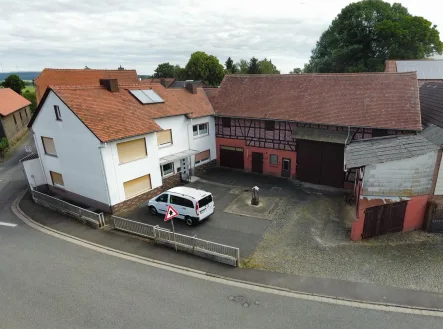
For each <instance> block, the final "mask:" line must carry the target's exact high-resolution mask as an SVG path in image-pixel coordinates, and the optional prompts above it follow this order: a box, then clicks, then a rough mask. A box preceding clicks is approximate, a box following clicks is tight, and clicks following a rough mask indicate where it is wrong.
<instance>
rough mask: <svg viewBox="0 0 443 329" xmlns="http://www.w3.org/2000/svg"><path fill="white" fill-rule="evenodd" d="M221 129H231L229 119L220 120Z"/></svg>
mask: <svg viewBox="0 0 443 329" xmlns="http://www.w3.org/2000/svg"><path fill="white" fill-rule="evenodd" d="M222 126H223V128H231V118H222Z"/></svg>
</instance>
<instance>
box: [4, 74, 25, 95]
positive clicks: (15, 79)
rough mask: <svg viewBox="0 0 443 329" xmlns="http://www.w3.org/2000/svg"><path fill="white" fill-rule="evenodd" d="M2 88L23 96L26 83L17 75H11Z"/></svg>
mask: <svg viewBox="0 0 443 329" xmlns="http://www.w3.org/2000/svg"><path fill="white" fill-rule="evenodd" d="M2 86H3V87H4V88H11V89H12V90H14V91H15V92H16V93H17V94H21V93H22V89H23V88H25V82H24V81H23V80H22V78H20V77H19V76H18V75H17V74H11V75H10V76H8V77H7V78H6V79H5V81H3V83H2Z"/></svg>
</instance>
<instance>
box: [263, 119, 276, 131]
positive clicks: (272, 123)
mask: <svg viewBox="0 0 443 329" xmlns="http://www.w3.org/2000/svg"><path fill="white" fill-rule="evenodd" d="M265 130H269V131H274V130H275V121H265Z"/></svg>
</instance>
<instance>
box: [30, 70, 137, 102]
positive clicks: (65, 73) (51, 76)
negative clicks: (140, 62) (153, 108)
mask: <svg viewBox="0 0 443 329" xmlns="http://www.w3.org/2000/svg"><path fill="white" fill-rule="evenodd" d="M99 79H118V80H119V82H120V83H138V82H139V78H138V77H137V71H136V70H85V69H78V70H77V69H44V70H43V71H42V72H41V73H40V75H39V76H38V77H37V78H36V79H35V80H34V83H35V92H36V96H37V103H39V102H40V100H41V99H42V97H43V94H44V93H45V90H46V88H48V86H49V85H51V86H61V85H66V86H78V85H97V86H98V85H99Z"/></svg>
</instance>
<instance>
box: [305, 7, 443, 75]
mask: <svg viewBox="0 0 443 329" xmlns="http://www.w3.org/2000/svg"><path fill="white" fill-rule="evenodd" d="M442 51H443V44H442V42H441V41H440V35H439V32H438V30H437V27H436V26H435V25H432V23H431V22H430V21H428V20H426V19H424V18H422V17H417V16H412V15H411V14H409V12H408V10H407V9H406V8H405V7H403V6H402V5H401V4H399V3H394V4H392V5H391V4H390V3H387V2H384V1H382V0H363V1H360V2H355V3H351V4H350V5H348V6H346V7H345V8H343V9H342V11H341V13H340V14H339V15H338V16H337V17H336V18H335V19H334V20H333V21H332V23H331V25H330V26H329V28H328V29H327V30H326V31H325V32H324V33H323V34H322V35H321V37H320V40H319V41H318V42H317V45H316V47H315V48H314V49H313V51H312V56H311V59H310V62H309V64H308V65H306V66H305V72H325V73H327V72H360V71H382V70H383V68H384V62H385V60H387V59H423V58H426V57H429V56H431V55H432V54H434V53H438V54H441V53H442Z"/></svg>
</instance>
